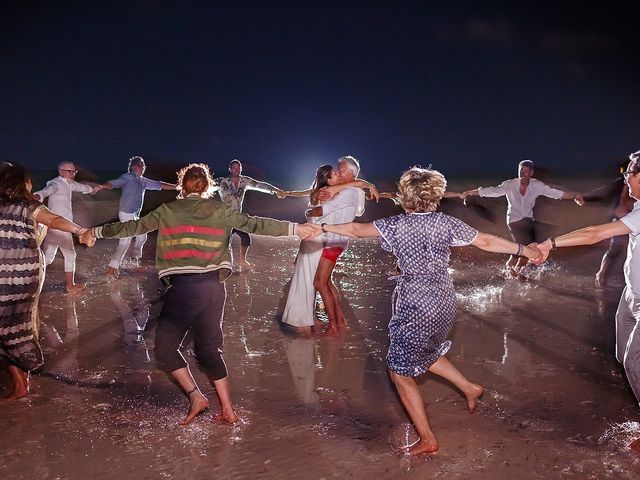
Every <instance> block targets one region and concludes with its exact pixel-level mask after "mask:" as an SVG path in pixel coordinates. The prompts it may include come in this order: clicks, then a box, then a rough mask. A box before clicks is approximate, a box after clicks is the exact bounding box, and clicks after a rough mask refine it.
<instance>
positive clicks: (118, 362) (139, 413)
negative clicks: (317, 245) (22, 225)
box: [0, 238, 640, 479]
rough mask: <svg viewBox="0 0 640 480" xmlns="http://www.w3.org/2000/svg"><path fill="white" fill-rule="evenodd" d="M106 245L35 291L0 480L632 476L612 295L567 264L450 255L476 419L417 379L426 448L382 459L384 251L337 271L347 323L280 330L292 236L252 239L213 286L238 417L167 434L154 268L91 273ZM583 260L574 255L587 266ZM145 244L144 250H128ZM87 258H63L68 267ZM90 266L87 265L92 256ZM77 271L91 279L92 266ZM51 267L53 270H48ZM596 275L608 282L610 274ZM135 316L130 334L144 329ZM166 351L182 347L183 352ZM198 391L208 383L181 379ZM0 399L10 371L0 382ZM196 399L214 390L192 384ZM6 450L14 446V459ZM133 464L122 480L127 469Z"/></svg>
mask: <svg viewBox="0 0 640 480" xmlns="http://www.w3.org/2000/svg"><path fill="white" fill-rule="evenodd" d="M112 248H113V245H112V244H111V243H109V242H105V243H104V244H98V245H97V246H96V247H95V251H91V252H90V254H91V255H95V256H94V257H93V258H92V259H88V258H87V256H86V255H88V254H85V252H84V251H83V252H82V253H81V254H79V255H78V258H79V262H81V264H80V266H79V269H80V270H81V271H83V272H89V273H88V274H87V277H88V278H87V280H88V281H89V287H88V290H87V293H86V294H84V295H82V296H76V297H70V296H66V295H64V294H61V293H60V291H59V290H55V289H49V290H48V291H45V292H44V293H43V295H42V298H41V305H40V315H41V319H42V323H43V328H42V330H43V331H42V336H41V338H42V342H43V346H44V347H45V348H46V351H47V354H46V359H47V364H46V366H45V369H44V371H43V372H42V373H41V374H39V375H37V376H36V378H35V380H34V382H33V391H32V395H31V396H30V397H29V398H28V399H27V400H25V401H20V402H14V403H6V404H3V406H2V409H0V422H2V425H3V435H2V445H3V448H2V449H1V450H0V476H1V477H2V478H31V479H48V478H70V479H71V478H84V477H87V476H96V477H99V478H105V479H111V478H114V479H115V478H128V477H130V476H131V475H132V474H135V475H136V476H139V477H141V478H230V479H231V478H237V479H243V478H264V479H271V478H273V479H276V478H307V477H309V478H322V477H324V478H362V479H364V478H371V477H374V478H376V477H377V478H381V479H384V478H395V477H397V476H398V475H401V474H404V473H405V472H406V471H407V470H409V471H410V473H409V474H410V475H411V477H412V478H413V477H415V478H465V479H467V478H471V479H473V478H496V479H500V478H514V477H520V478H523V479H528V478H558V479H560V478H586V479H589V478H593V479H599V478H616V479H617V478H620V479H631V478H637V476H638V474H639V473H640V472H639V471H638V468H639V467H638V466H637V456H636V454H635V453H633V452H631V451H630V450H629V449H628V447H627V446H628V444H629V443H630V442H631V441H632V440H634V439H635V438H638V437H640V413H639V410H638V407H637V405H635V402H634V400H633V395H632V394H631V392H630V391H629V389H628V386H627V384H626V381H625V377H624V375H623V373H622V370H621V368H620V366H619V365H618V364H617V362H616V361H615V359H614V357H613V343H612V342H613V335H612V331H613V320H612V319H613V312H614V311H615V306H616V302H617V296H618V295H619V292H617V291H609V292H607V291H599V292H596V291H595V289H594V287H593V279H592V272H587V271H586V270H587V269H586V268H585V272H583V271H581V270H579V269H578V270H572V265H571V263H570V262H562V264H557V265H553V267H552V268H549V269H548V270H544V271H542V272H537V273H536V272H533V273H532V276H533V275H535V277H534V278H533V279H530V280H527V281H524V282H520V281H517V280H513V279H505V278H504V277H502V276H500V275H499V268H500V267H501V263H502V262H501V260H500V259H498V260H494V261H493V263H491V262H490V261H489V262H487V261H486V260H483V259H482V258H468V257H465V255H466V252H465V251H461V252H459V253H457V254H456V257H455V258H454V260H453V262H452V268H453V271H452V275H453V279H454V282H455V283H456V286H457V290H458V301H459V305H460V309H459V314H458V317H457V324H456V326H455V328H454V331H453V334H452V338H451V339H452V341H453V347H452V349H451V351H450V353H449V356H450V357H451V358H452V360H454V361H455V362H456V363H457V364H458V365H464V368H465V371H468V372H469V375H470V376H472V377H473V378H478V379H481V380H482V381H483V383H484V385H485V386H486V389H487V394H486V395H485V397H484V398H483V400H482V402H481V404H480V406H479V407H478V411H477V413H476V414H475V415H469V414H468V413H466V409H465V401H464V399H463V398H462V397H461V396H460V394H459V393H458V392H457V391H456V390H454V389H453V388H452V387H451V386H449V385H447V384H445V383H443V382H441V381H439V380H438V379H437V378H435V377H433V376H430V375H426V376H425V378H424V379H422V380H421V382H420V385H421V389H422V391H423V395H424V397H425V399H426V401H427V403H428V404H434V403H436V404H438V408H437V409H433V412H434V414H433V418H432V422H433V427H434V429H437V431H438V432H442V433H441V435H440V438H439V441H440V445H441V450H440V452H439V453H438V455H435V456H423V457H419V458H412V459H407V458H399V457H398V456H396V454H395V453H394V445H400V444H406V443H408V442H409V441H410V440H411V439H412V438H414V437H413V436H414V432H413V429H412V427H411V426H410V425H409V424H408V420H407V417H406V415H405V413H404V412H403V411H402V409H401V408H400V407H399V404H398V402H397V399H396V397H395V392H394V390H393V387H392V385H391V384H390V382H389V379H388V375H387V372H386V366H385V363H384V357H385V354H386V347H387V343H388V337H387V335H388V333H387V323H388V321H389V316H390V305H389V303H390V302H389V300H390V295H391V291H392V289H393V287H394V284H393V282H390V281H388V280H387V273H388V272H389V271H390V270H393V267H394V263H393V258H392V257H390V256H387V255H386V254H384V253H382V252H380V251H379V250H378V247H377V245H376V243H375V242H370V241H357V242H354V243H353V244H352V247H351V248H350V250H349V257H348V262H345V264H344V266H343V267H341V269H340V271H339V275H337V280H338V282H337V283H338V287H339V288H340V289H341V291H342V293H343V294H344V297H345V313H346V315H347V320H348V322H349V325H350V327H351V328H350V329H349V331H347V332H346V333H345V334H344V335H342V336H339V337H337V338H335V339H330V338H324V337H310V338H304V337H292V336H290V335H287V334H285V333H283V332H282V330H281V328H280V326H279V324H278V321H277V319H278V316H279V314H281V312H282V309H281V307H282V306H281V305H280V304H279V303H280V302H281V298H282V296H283V289H284V287H285V285H286V282H287V281H288V280H289V279H290V277H291V272H292V265H291V261H292V259H293V257H294V256H295V252H296V251H297V243H296V242H295V241H293V240H278V239H264V238H259V239H256V242H254V246H253V247H252V259H253V260H254V261H255V264H256V267H255V269H254V271H253V272H248V273H241V274H234V275H233V276H232V277H231V278H230V279H229V280H228V281H227V289H228V291H229V301H228V303H227V305H226V314H225V327H224V328H225V336H226V339H225V346H224V348H225V359H226V362H227V364H228V367H229V369H230V371H231V372H232V374H233V376H232V380H233V382H232V393H233V397H234V401H235V403H236V405H237V409H238V413H239V415H240V416H241V418H242V421H241V422H239V423H238V424H237V425H236V426H233V427H232V426H228V425H224V424H221V423H219V422H215V421H214V420H213V418H212V415H211V413H207V414H205V415H202V416H200V417H198V418H197V419H196V420H195V421H194V422H193V424H191V425H189V426H186V427H178V426H177V423H178V422H179V421H180V419H181V418H182V416H183V414H184V411H183V409H184V399H183V398H179V397H176V395H175V386H174V385H172V384H171V383H170V381H169V380H168V379H167V377H166V375H164V374H163V373H162V372H160V371H158V370H157V369H156V368H155V361H154V358H153V353H152V352H151V350H152V348H153V341H154V334H155V331H154V330H155V328H154V320H155V318H157V315H158V313H159V309H160V307H161V304H162V301H161V296H162V292H163V287H162V286H161V285H160V284H159V282H158V281H157V278H155V276H153V275H146V274H133V273H132V274H131V275H129V276H125V277H124V278H123V279H121V280H119V281H118V282H115V283H113V284H110V283H107V282H106V281H104V280H103V279H102V278H101V277H100V275H101V272H102V269H101V268H98V267H97V266H96V267H95V268H94V267H93V265H100V263H101V258H102V257H103V256H104V257H105V258H106V257H107V256H108V254H109V253H110V252H111V250H112ZM600 254H601V252H600V251H598V250H597V249H595V250H594V252H593V255H592V256H588V257H586V258H582V260H581V262H580V264H581V265H582V264H584V263H586V262H589V261H592V262H593V265H594V268H596V267H597V264H598V261H599V256H600ZM145 255H146V253H145ZM89 261H90V262H93V263H86V264H84V265H83V264H82V262H89ZM102 263H104V262H102ZM92 268H94V270H95V271H93V270H92ZM53 274H55V271H54V272H53ZM614 283H615V282H614ZM145 325H147V326H146V328H145ZM185 355H186V356H187V357H189V356H190V355H191V354H190V352H189V350H188V349H187V351H186V353H185ZM189 360H190V363H191V364H192V365H194V375H195V376H196V377H198V376H200V379H202V381H201V384H202V385H207V382H206V380H205V379H204V377H203V376H202V374H201V373H200V372H197V371H196V369H195V363H194V362H193V361H192V360H193V359H189ZM0 385H1V386H2V388H4V389H5V390H6V389H7V388H8V385H9V382H8V379H7V378H4V377H2V378H0ZM207 388H208V389H209V391H206V392H205V394H206V395H208V396H214V395H215V393H214V392H213V391H211V387H207ZM24 452H28V454H25V453H24ZM133 472H135V473H133Z"/></svg>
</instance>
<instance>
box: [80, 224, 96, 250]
mask: <svg viewBox="0 0 640 480" xmlns="http://www.w3.org/2000/svg"><path fill="white" fill-rule="evenodd" d="M78 240H80V243H82V244H84V245H86V246H87V247H93V246H94V245H95V243H96V237H95V235H94V234H93V228H81V229H80V231H78Z"/></svg>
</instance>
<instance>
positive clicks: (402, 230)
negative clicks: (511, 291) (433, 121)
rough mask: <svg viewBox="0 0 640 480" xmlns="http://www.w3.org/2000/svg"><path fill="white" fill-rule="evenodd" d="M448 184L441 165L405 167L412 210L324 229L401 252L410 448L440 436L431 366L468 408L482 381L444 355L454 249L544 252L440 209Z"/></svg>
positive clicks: (394, 352) (396, 356)
mask: <svg viewBox="0 0 640 480" xmlns="http://www.w3.org/2000/svg"><path fill="white" fill-rule="evenodd" d="M446 187H447V182H446V180H445V178H444V176H443V175H442V174H441V173H440V172H438V171H437V170H431V169H425V168H420V167H413V168H411V169H409V170H407V171H406V172H404V173H403V174H402V176H401V177H400V182H399V184H398V188H399V190H398V192H399V194H398V199H399V202H400V204H401V205H402V207H403V209H404V210H405V214H401V215H396V216H393V217H388V218H382V219H379V220H376V221H374V222H373V223H344V224H339V225H326V224H322V226H321V230H322V231H324V232H332V233H338V234H340V235H346V236H348V237H356V238H366V237H381V246H382V248H383V249H384V250H387V251H389V252H392V253H393V254H394V255H395V256H396V257H397V259H398V266H399V267H400V270H401V273H400V275H399V276H398V277H397V278H396V280H397V286H396V289H395V291H394V293H393V297H392V305H393V313H392V317H391V321H390V322H389V334H390V345H389V352H388V354H387V365H388V367H389V373H390V376H391V380H392V381H393V383H394V384H395V386H396V389H397V391H398V395H399V396H400V400H401V402H402V405H403V406H404V407H405V409H406V411H407V413H408V414H409V417H410V418H411V421H412V422H413V424H414V426H415V428H416V431H417V433H418V435H419V436H420V439H419V440H418V441H417V442H415V443H414V444H412V445H407V446H406V447H405V451H407V452H408V453H410V454H412V455H413V454H418V453H432V452H435V451H436V450H438V441H437V439H436V437H435V435H434V433H433V431H432V430H431V426H430V424H429V418H428V416H427V412H426V410H425V406H424V401H423V398H422V395H421V393H420V389H419V388H418V385H417V384H416V382H415V380H414V378H415V377H418V376H419V375H422V374H423V373H425V372H427V371H429V372H431V373H435V374H436V375H439V376H441V377H443V378H445V379H447V380H449V381H450V382H451V383H453V384H454V385H455V386H456V387H458V388H459V389H460V390H461V391H462V393H463V394H464V396H465V397H466V401H467V409H468V411H469V413H473V412H474V411H475V409H476V406H477V403H478V398H479V397H480V396H481V395H482V393H483V388H482V387H481V386H480V385H478V384H476V383H472V382H470V381H469V380H467V379H466V378H465V377H464V375H462V373H460V371H459V370H458V369H457V368H456V367H455V366H454V365H453V364H452V363H451V362H450V361H449V360H448V359H447V358H446V357H445V356H444V355H445V354H446V353H447V352H448V351H449V348H450V347H451V342H450V341H449V340H447V336H448V335H449V332H450V330H451V327H452V326H453V321H454V319H455V315H456V309H457V305H456V294H455V291H454V289H453V284H452V282H451V278H450V277H449V272H448V266H449V257H450V248H451V247H459V246H463V245H473V246H475V247H478V248H480V249H482V250H486V251H489V252H496V253H517V254H518V255H524V256H526V257H528V258H530V259H538V258H540V257H541V253H540V252H539V251H538V250H536V249H534V248H530V247H527V246H525V245H519V244H516V243H513V242H511V241H509V240H505V239H503V238H500V237H496V236H493V235H489V234H486V233H481V232H478V231H477V230H476V229H475V228H472V227H470V226H469V225H467V224H465V223H464V222H462V221H461V220H458V219H457V218H454V217H451V216H449V215H446V214H444V213H441V212H436V211H435V210H436V208H437V207H438V205H439V203H440V199H441V198H442V197H443V195H444V193H445V190H446Z"/></svg>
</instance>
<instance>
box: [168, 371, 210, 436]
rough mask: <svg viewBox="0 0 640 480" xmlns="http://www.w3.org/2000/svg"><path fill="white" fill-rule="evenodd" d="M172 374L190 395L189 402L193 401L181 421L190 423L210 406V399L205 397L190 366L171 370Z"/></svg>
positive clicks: (183, 423)
mask: <svg viewBox="0 0 640 480" xmlns="http://www.w3.org/2000/svg"><path fill="white" fill-rule="evenodd" d="M171 376H172V377H173V378H175V379H176V381H177V382H178V383H179V384H180V386H181V387H182V390H184V393H186V394H187V396H188V397H189V402H190V403H191V407H190V408H189V413H188V414H187V416H186V417H184V419H183V420H182V421H181V422H180V425H188V424H190V423H191V422H192V421H193V419H194V418H196V417H197V416H198V415H200V414H201V413H202V412H204V411H205V410H206V409H207V407H208V406H209V400H207V397H205V396H204V395H203V394H202V392H201V391H200V389H199V388H198V385H197V384H196V381H195V379H194V378H193V375H191V371H190V370H189V367H183V368H179V369H178V370H174V371H173V372H171Z"/></svg>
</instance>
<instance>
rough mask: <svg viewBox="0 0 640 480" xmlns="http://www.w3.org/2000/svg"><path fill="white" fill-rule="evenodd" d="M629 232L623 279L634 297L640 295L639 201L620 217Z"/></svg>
mask: <svg viewBox="0 0 640 480" xmlns="http://www.w3.org/2000/svg"><path fill="white" fill-rule="evenodd" d="M620 221H621V222H622V223H624V224H625V225H626V226H627V227H629V229H630V230H631V232H630V233H629V246H628V247H627V259H626V260H625V261H624V280H625V282H626V284H627V288H628V289H629V290H631V292H632V293H633V295H634V296H635V297H640V241H639V240H640V239H638V235H639V234H640V202H636V203H635V205H634V206H633V210H631V211H630V212H629V213H627V214H626V215H625V216H624V217H622V218H621V219H620Z"/></svg>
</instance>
